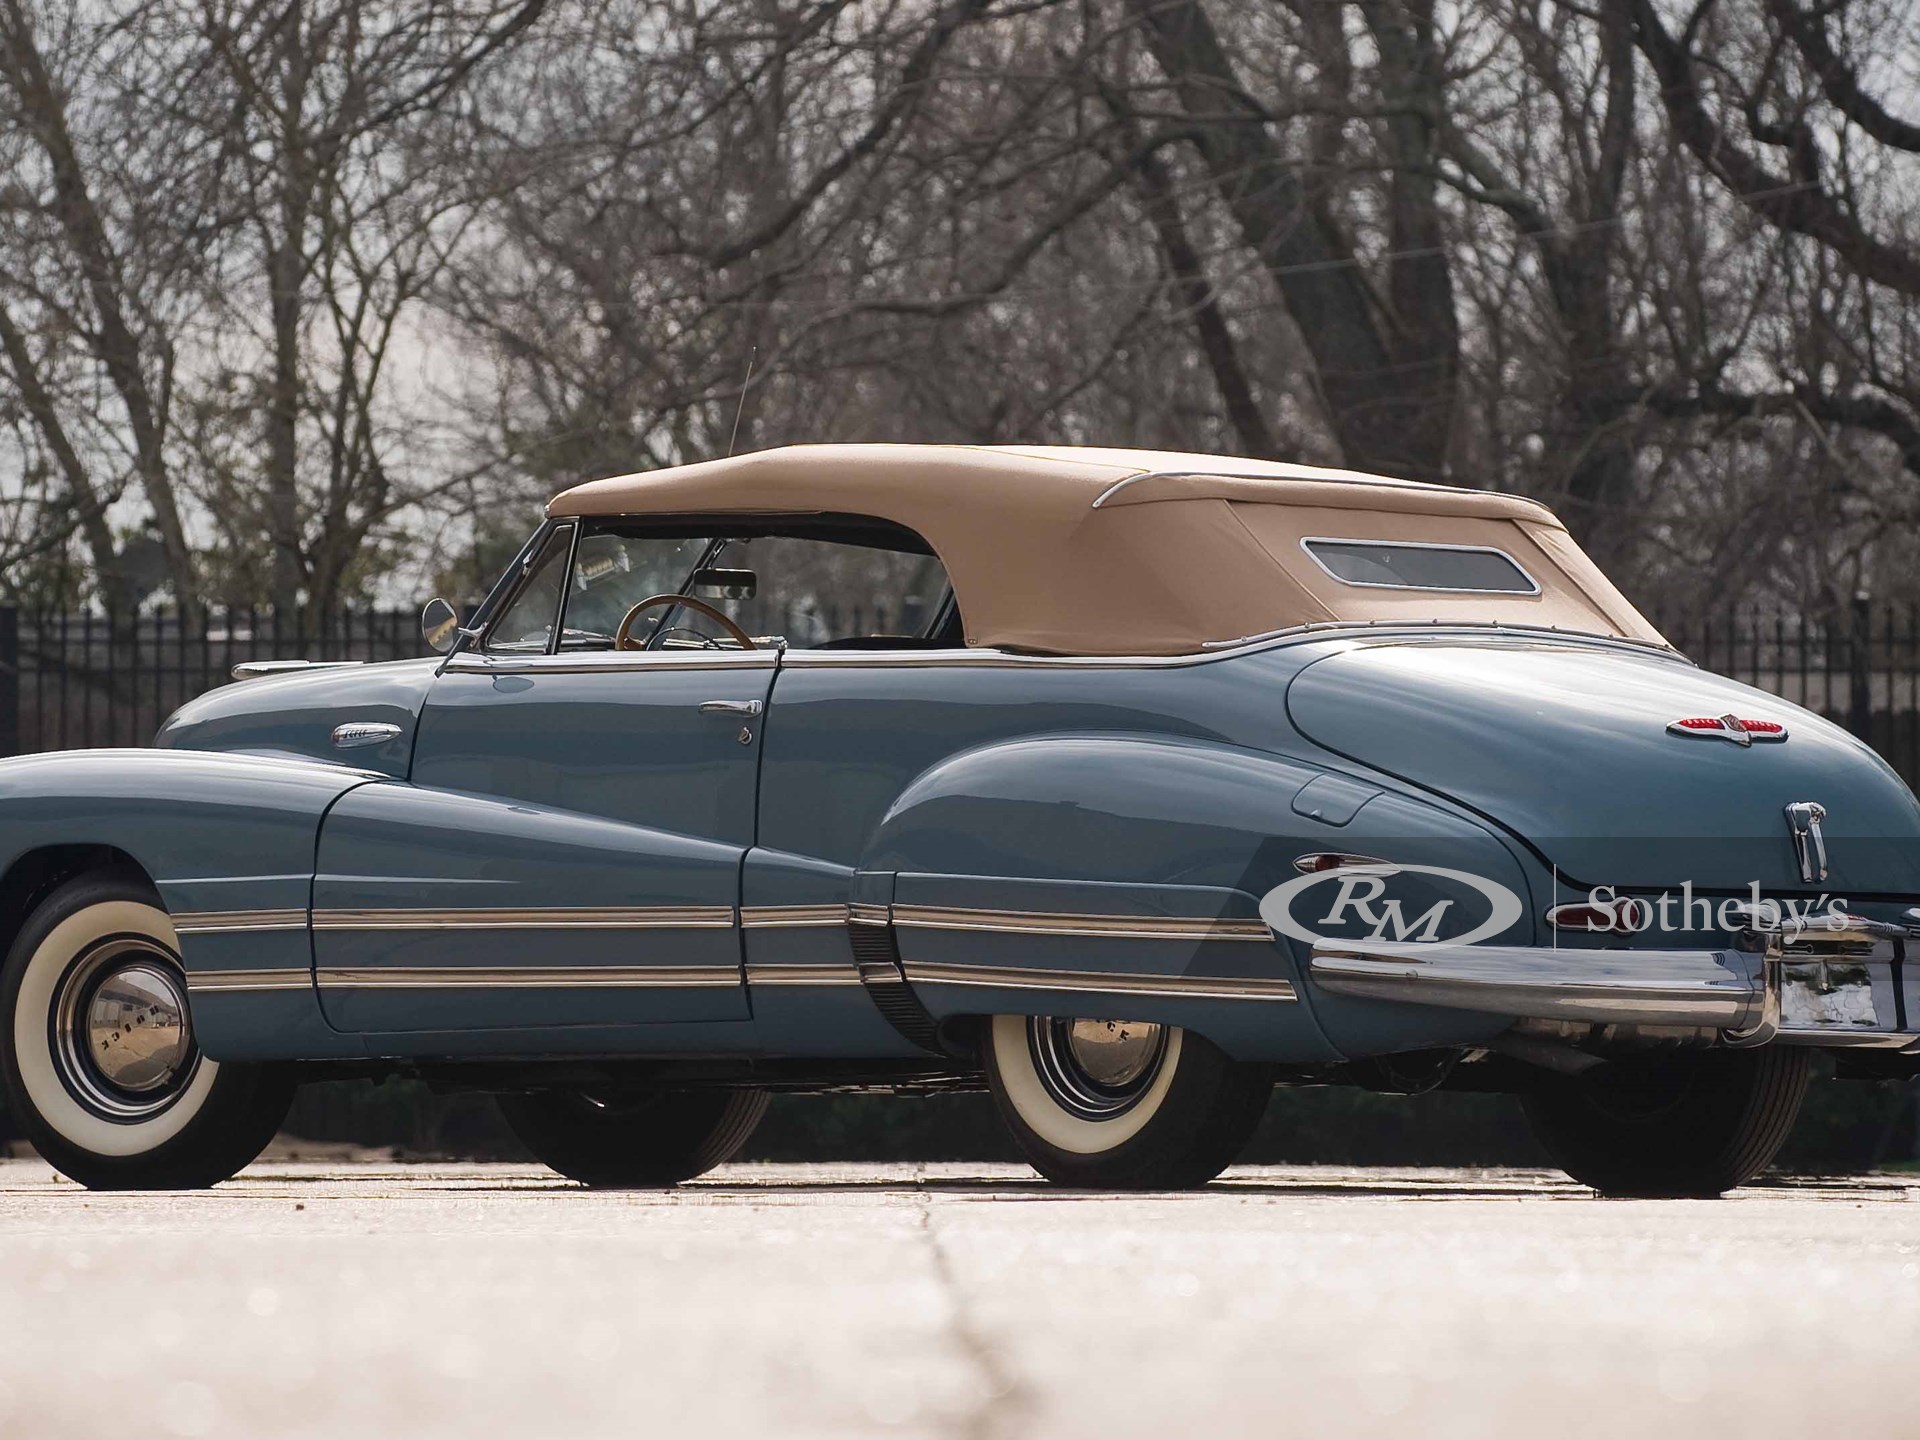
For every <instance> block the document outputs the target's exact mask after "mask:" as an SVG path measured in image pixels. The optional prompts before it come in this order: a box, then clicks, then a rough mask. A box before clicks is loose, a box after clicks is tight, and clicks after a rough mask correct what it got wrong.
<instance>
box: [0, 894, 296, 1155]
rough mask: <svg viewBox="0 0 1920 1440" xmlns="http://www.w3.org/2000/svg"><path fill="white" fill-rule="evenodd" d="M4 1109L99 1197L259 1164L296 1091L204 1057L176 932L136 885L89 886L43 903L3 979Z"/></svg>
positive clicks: (266, 1070)
mask: <svg viewBox="0 0 1920 1440" xmlns="http://www.w3.org/2000/svg"><path fill="white" fill-rule="evenodd" d="M0 1037H3V1038H4V1041H5V1042H6V1043H0V1079H4V1082H5V1090H6V1102H7V1109H8V1110H9V1111H10V1112H11V1113H12V1116H13V1118H14V1121H15V1122H16V1123H17V1124H18V1125H19V1127H20V1130H21V1132H22V1133H23V1134H24V1135H25V1137H26V1138H27V1139H28V1140H29V1141H30V1142H32V1144H33V1147H34V1149H35V1150H37V1151H39V1152H40V1156H41V1158H42V1159H44V1160H45V1161H46V1162H47V1163H48V1164H50V1165H52V1166H53V1167H54V1169H56V1170H58V1171H60V1172H61V1174H63V1175H66V1176H67V1177H68V1178H70V1179H73V1180H77V1181H79V1182H80V1183H81V1184H82V1185H85V1186H87V1187H88V1188H89V1189H93V1190H191V1189H199V1188H201V1187H204V1186H207V1185H212V1184H214V1183H216V1182H218V1181H221V1180H225V1179H227V1178H228V1177H229V1176H231V1175H233V1174H235V1173H236V1172H237V1171H239V1170H240V1169H242V1168H243V1167H244V1166H245V1165H246V1164H247V1163H248V1162H249V1161H251V1160H252V1159H253V1158H254V1157H255V1156H256V1155H258V1154H259V1153H260V1152H261V1151H262V1150H263V1149H265V1148H266V1144H267V1142H268V1141H269V1140H271V1139H272V1138H273V1132H274V1131H275V1130H276V1129H278V1128H279V1125H280V1122H281V1121H282V1120H284V1119H285V1118H286V1114H287V1106H288V1105H289V1104H290V1103H291V1101H292V1099H293V1086H292V1084H291V1082H290V1081H289V1080H288V1079H287V1078H286V1075H285V1072H284V1071H281V1070H277V1069H274V1068H271V1067H268V1066H264V1065H221V1064H218V1063H216V1062H215V1061H213V1060H210V1059H208V1058H207V1057H206V1056H205V1055H203V1054H201V1053H200V1047H199V1045H198V1044H197V1043H196V1042H195V1040H194V1034H193V1014H192V1010H191V1007H190V1006H189V1005H188V1002H187V977H186V972H185V970H184V969H183V968H182V966H181V963H180V956H179V952H178V950H177V949H176V942H175V938H174V931H173V922H172V921H171V920H169V919H168V918H167V914H166V912H165V911H164V910H162V909H161V908H160V905H159V897H158V896H157V895H155V894H154V893H153V891H152V890H151V889H150V888H149V887H148V886H146V885H144V884H142V883H141V882H140V881H139V880H138V879H137V878H134V877H130V876H119V875H90V876H83V877H81V878H80V879H77V880H72V881H69V882H68V883H67V884H65V885H63V886H61V887H60V888H59V889H58V890H56V891H55V892H54V893H53V894H52V895H50V896H48V897H47V899H46V900H45V901H44V902H42V903H41V905H40V906H39V908H38V909H36V910H35V911H34V912H33V914H32V915H31V916H30V917H29V918H28V920H27V923H26V926H25V927H24V928H23V929H22V930H21V932H20V934H19V937H18V938H17V939H16V940H15V941H14V944H13V948H12V950H11V951H10V952H9V953H8V956H7V959H6V963H5V966H4V968H0Z"/></svg>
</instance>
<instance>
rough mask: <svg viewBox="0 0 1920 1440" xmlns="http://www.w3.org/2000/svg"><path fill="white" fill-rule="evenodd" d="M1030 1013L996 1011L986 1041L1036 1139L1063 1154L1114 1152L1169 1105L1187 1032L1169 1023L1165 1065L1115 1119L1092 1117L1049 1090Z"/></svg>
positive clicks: (1002, 1087)
mask: <svg viewBox="0 0 1920 1440" xmlns="http://www.w3.org/2000/svg"><path fill="white" fill-rule="evenodd" d="M1029 1018H1030V1017H1028V1016H1025V1015H996V1016H994V1017H993V1019H992V1020H991V1021H990V1022H989V1034H988V1039H987V1044H988V1048H989V1051H990V1054H991V1061H992V1063H991V1064H990V1065H989V1067H988V1071H989V1075H990V1077H991V1081H992V1084H993V1086H994V1090H995V1093H996V1094H997V1095H999V1096H1000V1098H1001V1100H1002V1103H1003V1105H1004V1107H1005V1109H1006V1110H1007V1111H1009V1112H1011V1115H1012V1117H1014V1118H1017V1120H1018V1122H1019V1124H1020V1125H1021V1126H1023V1127H1024V1128H1025V1129H1026V1131H1027V1132H1028V1134H1029V1135H1031V1136H1032V1138H1033V1139H1034V1140H1036V1141H1038V1142H1039V1143H1041V1144H1043V1145H1045V1146H1047V1147H1048V1148H1049V1149H1050V1150H1054V1151H1058V1152H1059V1153H1060V1154H1062V1155H1069V1156H1082V1157H1087V1158H1092V1157H1096V1156H1102V1155H1111V1154H1113V1153H1114V1152H1115V1151H1117V1150H1119V1149H1121V1147H1123V1146H1124V1145H1126V1144H1127V1143H1128V1142H1129V1141H1131V1140H1134V1139H1136V1138H1137V1137H1139V1136H1140V1135H1141V1134H1143V1133H1145V1132H1146V1131H1147V1130H1148V1129H1149V1128H1150V1127H1152V1125H1153V1123H1154V1121H1155V1120H1156V1119H1157V1118H1158V1117H1159V1116H1160V1115H1161V1114H1162V1113H1163V1112H1164V1111H1165V1110H1166V1108H1167V1100H1168V1097H1169V1096H1170V1095H1171V1094H1172V1093H1173V1089H1174V1085H1175V1083H1176V1081H1177V1079H1178V1077H1179V1074H1180V1056H1181V1054H1182V1052H1183V1051H1184V1050H1185V1048H1186V1045H1187V1032H1186V1031H1184V1030H1181V1029H1179V1028H1178V1027H1170V1032H1169V1034H1168V1036H1167V1046H1166V1049H1165V1051H1163V1052H1162V1054H1161V1056H1160V1059H1159V1067H1160V1068H1159V1070H1158V1072H1157V1073H1156V1074H1155V1075H1154V1078H1153V1083H1152V1085H1150V1086H1149V1087H1148V1088H1147V1090H1146V1092H1145V1093H1144V1094H1142V1095H1141V1096H1140V1098H1139V1100H1137V1101H1136V1102H1135V1103H1134V1104H1132V1105H1130V1106H1128V1107H1127V1108H1126V1109H1125V1110H1123V1111H1122V1112H1121V1113H1120V1114H1118V1115H1115V1116H1113V1117H1112V1118H1110V1119H1104V1120H1090V1119H1087V1118H1086V1117H1084V1116H1080V1115H1075V1114H1072V1113H1071V1112H1069V1111H1067V1110H1066V1109H1064V1108H1062V1107H1061V1105H1060V1104H1059V1103H1058V1102H1057V1101H1056V1100H1054V1098H1053V1096H1052V1095H1051V1094H1049V1093H1048V1091H1047V1088H1046V1085H1045V1083H1044V1082H1043V1081H1042V1080H1041V1078H1040V1069H1039V1066H1038V1065H1036V1064H1035V1063H1034V1058H1033V1046H1032V1045H1031V1044H1030V1043H1029V1042H1028V1021H1029Z"/></svg>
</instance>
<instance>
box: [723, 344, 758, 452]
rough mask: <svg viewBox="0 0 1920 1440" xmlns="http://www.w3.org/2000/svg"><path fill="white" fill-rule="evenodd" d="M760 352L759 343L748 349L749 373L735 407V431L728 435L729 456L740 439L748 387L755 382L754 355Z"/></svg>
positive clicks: (744, 378)
mask: <svg viewBox="0 0 1920 1440" xmlns="http://www.w3.org/2000/svg"><path fill="white" fill-rule="evenodd" d="M759 353H760V347H759V346H758V345H756V346H754V347H753V348H752V349H751V350H749V351H747V373H746V375H745V376H743V377H742V378H741V381H740V403H739V404H738V405H737V406H735V407H734V411H733V433H732V434H731V435H729V436H727V455H728V456H729V457H731V456H732V455H733V447H734V445H735V444H737V443H738V442H739V439H740V417H741V415H742V414H744V413H745V411H746V408H747V387H748V386H749V385H751V384H752V383H753V361H754V357H755V356H757V355H758V354H759Z"/></svg>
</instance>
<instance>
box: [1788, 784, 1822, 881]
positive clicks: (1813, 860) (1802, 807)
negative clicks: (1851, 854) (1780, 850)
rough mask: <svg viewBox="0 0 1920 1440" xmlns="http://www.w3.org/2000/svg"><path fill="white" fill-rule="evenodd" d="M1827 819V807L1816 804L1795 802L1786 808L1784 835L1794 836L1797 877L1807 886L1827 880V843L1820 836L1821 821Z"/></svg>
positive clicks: (1802, 801) (1811, 801)
mask: <svg viewBox="0 0 1920 1440" xmlns="http://www.w3.org/2000/svg"><path fill="white" fill-rule="evenodd" d="M1826 818H1827V807H1826V806H1824V805H1822V804H1820V803H1819V802H1818V801H1814V800H1796V801H1794V802H1793V803H1792V804H1791V805H1789V806H1787V833H1788V834H1790V835H1792V836H1793V854H1794V858H1795V859H1797V860H1798V861H1799V862H1800V878H1801V879H1802V880H1804V881H1806V882H1807V884H1809V885H1812V884H1815V883H1816V882H1818V881H1822V880H1825V879H1826V878H1827V840H1826V837H1825V836H1824V835H1822V834H1821V833H1820V822H1821V821H1822V820H1824V819H1826Z"/></svg>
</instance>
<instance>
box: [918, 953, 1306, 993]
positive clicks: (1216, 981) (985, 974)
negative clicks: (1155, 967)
mask: <svg viewBox="0 0 1920 1440" xmlns="http://www.w3.org/2000/svg"><path fill="white" fill-rule="evenodd" d="M901 969H902V970H904V971H905V972H906V976H907V979H908V980H909V981H911V982H912V983H913V984H915V985H970V986H973V987H975V988H982V989H991V990H1067V991H1072V992H1074V993H1075V994H1088V995H1131V996H1146V997H1151V998H1159V999H1166V1000H1273V1001H1291V1000H1298V999H1299V998H1300V997H1299V995H1298V994H1297V993H1296V992H1295V991H1294V988H1293V982H1292V981H1291V980H1279V979H1268V978H1263V977H1254V976H1221V975H1122V974H1116V973H1114V972H1113V971H1110V970H1037V969H1033V968H1031V967H1028V966H1013V965H934V964H926V963H922V962H916V961H913V960H907V961H903V962H902V963H901Z"/></svg>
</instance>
